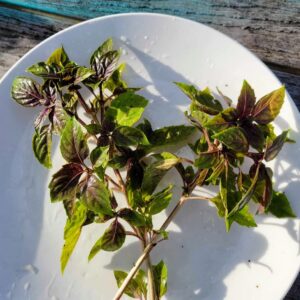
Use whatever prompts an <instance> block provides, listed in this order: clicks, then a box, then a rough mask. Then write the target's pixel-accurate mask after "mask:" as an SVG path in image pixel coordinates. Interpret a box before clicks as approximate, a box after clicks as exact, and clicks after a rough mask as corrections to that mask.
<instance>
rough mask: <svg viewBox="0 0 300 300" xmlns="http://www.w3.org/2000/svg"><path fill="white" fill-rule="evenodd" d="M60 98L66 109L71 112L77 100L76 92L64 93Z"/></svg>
mask: <svg viewBox="0 0 300 300" xmlns="http://www.w3.org/2000/svg"><path fill="white" fill-rule="evenodd" d="M62 100H63V103H64V107H65V108H66V110H69V111H71V112H72V111H73V110H74V109H75V108H76V104H77V102H78V94H77V93H76V92H70V93H65V94H63V97H62Z"/></svg>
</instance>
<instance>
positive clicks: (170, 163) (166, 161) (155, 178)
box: [142, 152, 181, 195]
mask: <svg viewBox="0 0 300 300" xmlns="http://www.w3.org/2000/svg"><path fill="white" fill-rule="evenodd" d="M155 157H156V159H157V161H155V162H153V163H151V164H149V165H148V166H147V167H146V168H145V173H144V178H143V182H142V192H143V193H144V194H148V195H151V194H152V193H153V192H154V190H155V189H156V187H157V185H158V184H159V182H160V181H161V180H162V178H163V177H164V176H165V174H166V173H167V172H168V171H169V170H170V169H171V168H172V167H174V166H175V165H176V164H177V163H179V162H181V159H180V158H179V157H177V156H175V155H173V154H171V153H169V152H162V153H160V154H159V155H156V156H155Z"/></svg>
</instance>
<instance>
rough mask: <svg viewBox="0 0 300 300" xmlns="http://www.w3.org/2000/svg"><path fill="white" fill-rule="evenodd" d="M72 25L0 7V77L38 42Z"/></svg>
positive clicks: (71, 22)
mask: <svg viewBox="0 0 300 300" xmlns="http://www.w3.org/2000/svg"><path fill="white" fill-rule="evenodd" d="M74 23H75V21H71V20H65V19H62V18H58V17H55V18H51V17H47V16H40V15H36V14H31V13H26V12H22V11H18V10H13V9H9V8H6V7H0V77H2V75H3V74H4V73H5V72H6V71H7V70H8V69H9V67H11V66H12V65H13V64H14V63H15V62H16V61H17V60H18V59H19V58H20V57H22V56H23V55H24V54H25V53H26V52H28V51H29V50H30V49H31V48H33V47H34V46H35V45H37V44H38V43H39V42H41V41H43V40H44V39H45V38H47V37H49V36H51V35H53V34H54V33H56V32H58V31H60V30H62V29H64V28H66V27H68V26H70V25H73V24H74Z"/></svg>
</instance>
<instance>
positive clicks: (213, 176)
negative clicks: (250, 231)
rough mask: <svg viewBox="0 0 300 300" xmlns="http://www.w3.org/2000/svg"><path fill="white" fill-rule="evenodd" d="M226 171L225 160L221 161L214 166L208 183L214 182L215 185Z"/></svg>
mask: <svg viewBox="0 0 300 300" xmlns="http://www.w3.org/2000/svg"><path fill="white" fill-rule="evenodd" d="M224 170H225V160H224V159H222V160H220V161H219V163H218V164H217V165H215V166H214V168H213V172H212V173H211V174H210V176H209V177H208V178H207V179H206V180H207V182H212V183H213V184H215V183H216V181H217V180H218V179H219V177H220V175H221V174H222V173H223V171H224Z"/></svg>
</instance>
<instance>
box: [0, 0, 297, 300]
mask: <svg viewBox="0 0 300 300" xmlns="http://www.w3.org/2000/svg"><path fill="white" fill-rule="evenodd" d="M62 3H63V4H62ZM141 11H144V12H157V13H166V14H173V15H178V16H182V17H185V18H189V19H193V20H195V21H199V22H201V23H204V24H207V25H209V26H211V27H213V28H215V29H217V30H219V31H222V32H224V33H225V34H227V35H229V36H231V37H232V38H234V39H236V40H237V41H239V42H240V43H241V44H243V45H244V46H246V47H247V48H249V49H250V50H251V51H253V52H254V53H255V54H256V55H257V56H258V57H260V58H261V59H262V60H263V61H264V62H265V63H266V64H267V65H268V66H269V67H270V69H271V70H272V71H273V72H274V73H275V75H276V76H277V77H278V78H279V79H280V80H281V81H282V82H283V83H284V84H285V85H286V87H287V90H288V92H289V93H290V95H291V96H292V98H293V100H294V101H295V103H296V105H297V107H298V109H299V110H300V0H261V1H259V0H256V1H247V0H227V1H221V0H213V1H206V0H189V1H187V0H142V1H138V0H126V1H116V0H107V1H95V0H65V1H51V0H44V1H39V0H0V78H1V76H2V75H3V74H4V73H5V72H6V71H7V70H8V69H9V68H10V67H11V65H12V64H13V63H15V62H16V61H17V60H18V59H19V58H20V57H22V56H23V55H24V54H25V53H26V52H27V51H28V50H30V49H31V48H32V47H34V46H35V45H36V44H38V43H39V42H40V41H42V40H44V39H45V38H47V37H48V36H50V35H52V34H54V33H56V32H57V31H59V30H62V29H64V28H66V27H68V26H70V25H73V24H75V23H78V22H80V21H81V20H84V19H89V18H93V17H97V16H102V15H107V14H113V13H121V12H141ZM299 299H300V275H299V276H298V278H297V280H296V282H295V283H294V285H293V287H292V288H291V290H290V292H289V293H288V294H287V296H286V297H285V300H299Z"/></svg>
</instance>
